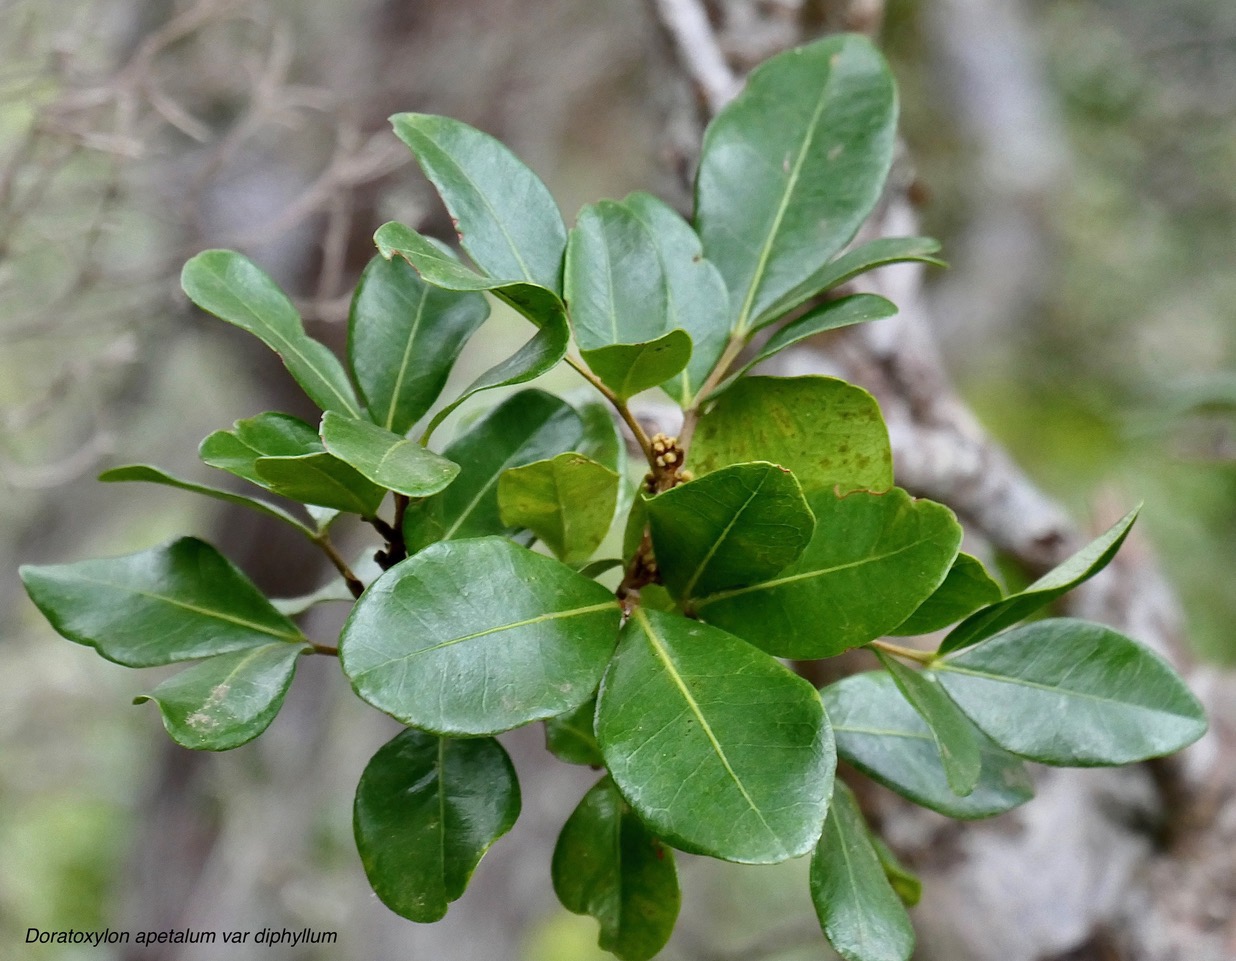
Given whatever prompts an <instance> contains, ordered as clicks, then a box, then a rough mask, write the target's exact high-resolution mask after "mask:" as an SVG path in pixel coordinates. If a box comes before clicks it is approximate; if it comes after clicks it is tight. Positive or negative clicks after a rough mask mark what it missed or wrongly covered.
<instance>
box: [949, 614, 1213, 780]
mask: <svg viewBox="0 0 1236 961" xmlns="http://www.w3.org/2000/svg"><path fill="white" fill-rule="evenodd" d="M935 668H936V673H937V676H938V677H939V679H940V684H941V685H942V686H943V687H944V689H945V690H946V691H948V693H949V696H950V697H951V698H952V699H953V700H954V701H956V702H957V705H958V706H959V707H960V708H961V709H962V710H963V711H965V712H966V714H968V715H969V716H970V720H972V721H973V722H974V723H975V724H976V725H978V727H979V728H980V729H981V730H983V731H985V732H986V733H987V734H988V735H990V737H991V738H992V740H994V741H995V742H996V743H997V744H999V745H1000V746H1001V747H1003V748H1005V749H1006V750H1008V751H1012V752H1013V753H1014V754H1019V755H1021V756H1022V757H1028V758H1030V759H1032V760H1035V761H1041V762H1042V763H1044V764H1059V765H1069V766H1074V767H1090V766H1095V765H1114V764H1131V763H1132V762H1134V761H1144V760H1146V759H1147V758H1151V757H1160V756H1162V755H1164V754H1171V753H1172V752H1173V751H1178V750H1180V749H1181V748H1182V747H1185V746H1186V745H1188V744H1192V743H1193V742H1194V741H1196V740H1197V739H1198V738H1199V737H1201V736H1202V734H1204V733H1205V731H1206V716H1205V714H1204V713H1203V711H1202V706H1201V705H1200V704H1199V703H1198V701H1197V698H1195V697H1194V696H1193V695H1192V694H1191V693H1190V692H1189V689H1188V688H1187V687H1185V684H1184V682H1183V681H1182V680H1181V679H1180V678H1179V677H1178V676H1177V675H1176V672H1175V671H1173V670H1172V669H1171V667H1170V666H1169V665H1168V663H1167V662H1166V661H1164V660H1163V659H1162V658H1160V657H1159V656H1158V655H1157V654H1155V653H1154V652H1152V651H1150V650H1148V649H1147V648H1145V647H1142V646H1141V645H1140V644H1138V643H1137V642H1136V641H1133V640H1131V639H1130V638H1127V637H1125V636H1124V635H1123V634H1118V633H1116V632H1115V631H1113V630H1111V629H1110V628H1108V627H1104V626H1103V625H1101V624H1091V623H1089V622H1087V621H1078V620H1073V619H1071V618H1055V619H1049V620H1044V621H1035V622H1033V623H1030V624H1026V625H1023V626H1022V627H1016V628H1013V629H1012V630H1009V631H1005V632H1004V633H1003V634H998V635H996V636H995V637H993V638H991V639H989V640H987V641H984V642H983V643H982V644H977V645H975V646H973V647H970V648H967V649H966V650H964V651H959V652H957V653H955V654H951V655H949V656H948V657H946V658H944V659H943V660H941V661H938V662H937V663H936V665H935Z"/></svg>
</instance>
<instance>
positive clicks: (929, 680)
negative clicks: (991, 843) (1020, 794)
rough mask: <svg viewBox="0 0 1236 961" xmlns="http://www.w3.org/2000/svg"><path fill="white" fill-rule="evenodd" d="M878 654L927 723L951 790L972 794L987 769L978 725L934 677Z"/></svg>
mask: <svg viewBox="0 0 1236 961" xmlns="http://www.w3.org/2000/svg"><path fill="white" fill-rule="evenodd" d="M875 653H876V656H877V657H878V658H879V659H880V663H881V664H883V665H884V669H885V670H886V671H888V673H889V676H890V677H892V679H893V682H894V683H895V684H896V685H897V689H898V690H899V691H901V693H902V695H903V696H904V697H905V699H906V700H907V701H909V702H910V704H911V706H912V707H913V708H914V710H916V711H918V713H919V714H921V715H922V717H923V720H924V721H926V722H927V729H928V730H929V731H930V732H931V737H932V739H933V740H934V741H935V742H936V750H937V751H939V752H940V761H941V763H942V764H943V765H944V776H945V777H946V778H947V779H948V786H949V790H951V791H952V792H953V793H954V794H956V795H957V796H958V797H965V796H966V795H968V794H972V793H973V792H974V789H975V787H977V786H978V781H979V774H980V772H981V770H982V766H983V758H982V755H981V754H980V752H979V742H978V737H977V736H976V734H975V730H974V725H973V724H971V723H970V722H969V720H967V719H966V716H965V715H964V714H962V713H961V711H960V710H959V709H958V707H957V705H956V704H954V703H953V702H952V701H950V700H949V697H948V695H947V694H945V693H944V691H942V690H941V689H940V687H939V685H938V682H937V681H936V678H935V675H934V674H922V673H919V672H918V671H915V670H912V669H911V668H908V667H906V666H905V665H904V664H902V663H901V662H900V661H898V660H896V659H895V658H892V657H889V656H888V655H887V654H885V653H884V652H883V651H881V650H880V649H879V648H876V649H875Z"/></svg>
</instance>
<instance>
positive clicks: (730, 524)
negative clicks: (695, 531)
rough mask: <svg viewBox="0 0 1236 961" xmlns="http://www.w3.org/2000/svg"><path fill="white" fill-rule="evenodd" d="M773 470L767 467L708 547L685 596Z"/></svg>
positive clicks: (689, 594)
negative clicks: (753, 488)
mask: <svg viewBox="0 0 1236 961" xmlns="http://www.w3.org/2000/svg"><path fill="white" fill-rule="evenodd" d="M772 470H775V468H772V467H769V468H766V469H765V471H764V474H763V476H762V477H760V480H759V483H758V484H756V485H755V490H753V491H748V492H747V497H746V499H745V500H744V501H743V502H742V504H741V505H740V506H739V507H738V509H737V510H735V511H734V513H733V515H732V516H731V517H730V519H729V522H728V523H727V524H726V525H725V527H723V528H722V529H721V533H719V534H718V535H717V536H716V537H715V538H714V539H713V542H712V546H711V547H709V548H708V551H707V553H706V554H705V555H704V557H703V558H702V559H701V560H700V562H699V565H698V566H697V567H696V568H695V572H694V573H693V574H692V575H691V578H690V580H688V581H687V586H686V587H685V588H683V591H682V596H683V597H690V596H691V594H692V592H693V591H694V590H695V585H696V584H698V583H699V579H700V578H701V577H703V576H704V569H705V568H707V567H708V565H709V564H710V563H711V562H712V559H713V557H714V556H715V555H716V553H717V551H719V550H720V549H721V545H722V544H723V543H725V541H726V539H727V538H728V537H729V535H730V531H732V530H733V529H734V525H736V524H737V523H738V521H739V518H741V517H742V516H743V514H745V513H746V511H747V508H748V507H750V506H751V502H752V501H753V500H755V499H756V498H757V497H759V495H760V491H762V490H763V489H764V484H765V483H767V481H768V478H769V472H770V471H772Z"/></svg>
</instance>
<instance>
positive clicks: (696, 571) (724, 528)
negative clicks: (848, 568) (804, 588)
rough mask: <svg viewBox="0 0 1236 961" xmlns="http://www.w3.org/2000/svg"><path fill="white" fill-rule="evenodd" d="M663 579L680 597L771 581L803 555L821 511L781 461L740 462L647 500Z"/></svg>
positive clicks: (674, 593)
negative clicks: (815, 509)
mask: <svg viewBox="0 0 1236 961" xmlns="http://www.w3.org/2000/svg"><path fill="white" fill-rule="evenodd" d="M647 510H648V524H649V527H650V530H651V532H652V546H653V552H654V554H655V556H656V558H657V567H658V569H659V570H660V571H661V576H662V580H663V581H664V583H665V585H666V586H667V587H668V588H669V590H670V593H672V594H673V595H674V596H675V597H676V598H690V597H702V596H706V595H709V594H713V593H715V592H717V591H723V590H727V589H729V588H733V587H744V586H746V585H748V584H753V583H759V582H760V581H763V580H767V579H768V578H770V577H772V576H773V575H774V574H776V573H778V572H779V571H781V570H782V569H783V568H785V567H786V566H787V565H788V564H791V563H793V562H794V561H795V560H797V559H798V558H799V556H800V555H801V554H802V552H803V550H804V549H805V548H806V547H807V544H808V542H810V540H811V532H812V530H813V529H814V528H815V516H814V515H813V514H812V513H811V508H809V507H808V506H807V501H806V500H805V499H804V498H803V492H802V488H801V487H800V486H799V485H798V481H797V480H795V479H794V475H793V474H791V473H790V472H789V471H787V470H786V469H785V468H783V467H778V466H777V465H776V464H768V463H754V464H735V465H734V466H732V467H723V468H721V470H718V471H714V472H713V473H711V474H708V475H706V476H705V477H701V478H699V479H698V480H694V481H691V482H690V483H688V484H682V485H680V486H678V487H675V488H672V489H670V490H668V491H666V492H665V493H663V494H660V495H658V496H657V497H654V498H652V499H651V500H649V501H648V505H647Z"/></svg>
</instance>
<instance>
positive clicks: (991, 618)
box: [940, 504, 1141, 654]
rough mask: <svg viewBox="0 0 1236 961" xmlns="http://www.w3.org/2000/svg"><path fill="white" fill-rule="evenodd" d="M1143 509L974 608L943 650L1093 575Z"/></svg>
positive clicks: (973, 640)
mask: <svg viewBox="0 0 1236 961" xmlns="http://www.w3.org/2000/svg"><path fill="white" fill-rule="evenodd" d="M1140 510H1141V505H1140V504H1139V505H1138V506H1137V507H1135V508H1133V510H1131V511H1129V513H1127V514H1125V515H1124V517H1122V518H1121V519H1120V520H1118V521H1117V522H1116V523H1115V524H1113V525H1112V526H1111V527H1110V528H1109V529H1108V530H1107V531H1105V532H1104V533H1103V534H1101V535H1099V536H1098V537H1096V538H1095V539H1094V540H1093V541H1091V542H1090V543H1089V544H1087V545H1086V546H1085V547H1083V548H1082V549H1081V550H1080V551H1078V552H1077V553H1076V554H1074V555H1073V556H1072V557H1070V558H1069V559H1068V560H1067V561H1065V562H1064V563H1063V564H1060V565H1059V566H1058V567H1055V568H1053V569H1052V570H1050V571H1048V572H1047V573H1046V574H1044V575H1043V576H1042V577H1040V578H1039V579H1038V580H1037V581H1035V582H1034V583H1033V584H1031V585H1030V586H1029V587H1027V588H1026V589H1025V590H1023V591H1020V592H1018V593H1017V594H1013V595H1012V596H1011V597H1006V598H1005V599H1004V600H1002V601H997V602H996V603H994V604H991V605H990V606H988V607H984V608H982V609H981V610H978V611H975V612H974V613H973V614H971V615H970V616H969V617H967V618H966V619H965V620H964V621H962V622H961V623H960V624H958V625H957V626H956V627H955V628H953V630H952V631H951V632H950V633H949V635H948V637H946V638H945V639H944V642H943V643H942V644H941V645H940V653H941V654H948V653H949V652H951V651H957V650H961V649H962V648H964V647H969V646H970V645H971V644H977V643H978V642H979V641H981V640H983V639H984V638H987V637H991V636H992V635H993V634H998V633H999V632H1000V631H1002V630H1004V629H1005V628H1006V627H1009V626H1010V625H1013V624H1016V623H1017V622H1018V621H1020V620H1022V619H1023V618H1024V617H1026V616H1028V615H1030V614H1033V613H1034V612H1035V611H1037V610H1039V609H1041V608H1043V607H1046V606H1047V605H1048V604H1050V603H1051V602H1052V601H1054V600H1055V599H1056V598H1058V597H1060V596H1062V595H1064V594H1067V593H1068V592H1069V591H1071V590H1072V589H1073V588H1075V587H1077V585H1079V584H1081V583H1083V582H1084V581H1088V580H1089V579H1090V578H1092V577H1094V575H1095V574H1097V573H1098V572H1099V571H1101V570H1103V568H1105V567H1106V566H1107V565H1108V564H1109V563H1110V562H1111V559H1112V558H1113V557H1115V556H1116V551H1118V550H1120V545H1121V544H1123V543H1124V539H1125V537H1127V536H1128V534H1129V529H1130V528H1131V527H1132V526H1133V522H1134V521H1135V520H1137V513H1138V511H1140Z"/></svg>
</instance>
